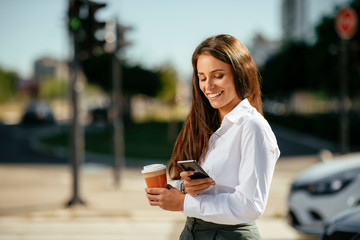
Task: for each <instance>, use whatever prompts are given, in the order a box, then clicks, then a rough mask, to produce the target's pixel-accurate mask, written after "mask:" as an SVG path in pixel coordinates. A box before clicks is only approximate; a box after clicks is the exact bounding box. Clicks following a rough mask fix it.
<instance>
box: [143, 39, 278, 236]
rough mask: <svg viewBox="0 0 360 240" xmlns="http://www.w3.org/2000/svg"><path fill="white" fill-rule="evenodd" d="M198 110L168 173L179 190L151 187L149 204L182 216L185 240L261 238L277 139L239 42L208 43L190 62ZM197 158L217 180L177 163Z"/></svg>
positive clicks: (253, 70) (188, 123)
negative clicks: (196, 175) (197, 175)
mask: <svg viewBox="0 0 360 240" xmlns="http://www.w3.org/2000/svg"><path fill="white" fill-rule="evenodd" d="M192 64H193V69H194V72H193V78H192V97H193V101H192V106H191V109H190V113H189V116H188V117H187V119H186V121H185V123H184V126H183V128H182V130H181V132H180V134H179V136H178V138H177V140H176V143H175V146H174V150H173V154H172V157H171V160H170V164H169V173H170V176H171V178H172V179H173V180H179V181H177V182H176V185H178V186H177V188H178V189H177V188H174V187H171V186H169V188H168V189H161V188H151V189H150V188H146V192H147V194H146V196H147V198H148V200H149V203H150V205H152V206H159V207H161V208H163V209H165V210H170V211H183V212H184V214H185V215H186V216H187V221H186V225H185V228H184V230H183V232H182V234H181V237H180V239H184V240H185V239H260V235H259V233H258V230H257V227H256V224H255V222H254V221H255V220H256V219H257V218H259V217H260V216H261V215H262V214H263V212H264V210H265V206H266V202H267V198H268V193H269V188H270V183H271V180H272V175H273V172H274V168H275V163H276V161H277V159H278V157H279V155H280V151H279V148H278V146H277V142H276V138H275V136H274V134H273V132H272V130H271V128H270V126H269V124H268V122H267V121H266V120H265V119H264V117H263V116H262V102H261V93H260V84H259V77H258V70H257V68H256V65H255V63H254V61H253V60H252V58H251V55H250V53H249V51H248V49H247V48H246V47H245V46H244V45H243V44H242V43H241V42H240V41H239V40H237V39H236V38H234V37H232V36H229V35H217V36H214V37H210V38H208V39H206V40H205V41H203V42H202V43H201V44H200V45H199V46H198V47H197V48H196V50H195V52H194V54H193V57H192ZM188 159H189V160H190V159H194V160H197V161H198V162H199V163H200V165H201V166H202V167H203V169H204V170H205V171H206V172H207V173H208V174H209V175H210V176H211V178H206V179H191V178H190V176H191V175H192V174H193V172H189V171H181V169H180V168H179V166H178V165H177V162H178V161H180V160H188Z"/></svg>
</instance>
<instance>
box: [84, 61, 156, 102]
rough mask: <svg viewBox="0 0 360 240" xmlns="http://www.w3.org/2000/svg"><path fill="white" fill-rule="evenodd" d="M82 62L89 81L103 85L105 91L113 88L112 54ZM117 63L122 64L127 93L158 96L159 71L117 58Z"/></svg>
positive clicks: (124, 90) (124, 86)
mask: <svg viewBox="0 0 360 240" xmlns="http://www.w3.org/2000/svg"><path fill="white" fill-rule="evenodd" d="M81 64H82V67H83V70H84V73H85V75H86V77H87V79H88V80H89V82H91V83H95V84H97V85H99V86H101V87H102V88H103V89H104V90H105V91H110V90H111V89H112V86H113V83H112V72H113V68H112V67H113V56H112V55H111V54H103V55H101V56H98V57H93V58H89V59H86V60H84V61H82V62H81ZM116 64H118V66H120V64H121V76H122V80H121V81H122V86H123V92H124V93H125V94H126V95H134V94H144V95H147V96H150V97H154V96H156V94H157V93H158V91H159V90H160V88H161V80H160V77H159V75H158V73H157V72H155V71H152V70H148V69H145V68H143V67H141V66H129V65H127V64H124V63H120V62H119V61H118V60H116Z"/></svg>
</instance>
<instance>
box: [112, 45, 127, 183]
mask: <svg viewBox="0 0 360 240" xmlns="http://www.w3.org/2000/svg"><path fill="white" fill-rule="evenodd" d="M115 53H116V51H115V52H114V53H113V54H112V69H113V70H112V71H113V74H112V79H113V106H112V110H113V127H114V132H113V134H114V135H113V138H114V146H113V147H114V162H113V164H114V165H113V167H114V180H115V186H117V187H118V186H119V185H120V172H121V168H122V167H123V165H124V140H123V122H122V111H121V107H122V106H123V104H121V103H122V101H121V98H122V94H121V93H122V91H121V82H122V81H121V78H122V74H121V66H120V63H119V62H118V60H117V58H116V54H115Z"/></svg>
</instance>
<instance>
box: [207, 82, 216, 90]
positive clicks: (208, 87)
mask: <svg viewBox="0 0 360 240" xmlns="http://www.w3.org/2000/svg"><path fill="white" fill-rule="evenodd" d="M213 87H214V83H213V81H211V80H208V81H207V83H206V88H207V89H211V88H213Z"/></svg>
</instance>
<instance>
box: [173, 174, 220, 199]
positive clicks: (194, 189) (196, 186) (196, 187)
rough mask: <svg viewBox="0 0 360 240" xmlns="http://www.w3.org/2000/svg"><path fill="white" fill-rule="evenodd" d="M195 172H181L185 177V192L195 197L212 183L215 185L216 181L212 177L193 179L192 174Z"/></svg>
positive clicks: (183, 177) (182, 176)
mask: <svg viewBox="0 0 360 240" xmlns="http://www.w3.org/2000/svg"><path fill="white" fill-rule="evenodd" d="M193 174H194V172H193V171H184V172H181V173H180V176H181V178H182V179H184V188H185V193H188V194H190V195H191V196H193V197H195V196H196V195H198V194H199V193H201V192H202V191H204V190H205V189H207V188H208V187H210V186H211V185H215V181H214V180H213V179H212V178H199V179H191V178H190V176H191V175H193Z"/></svg>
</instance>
